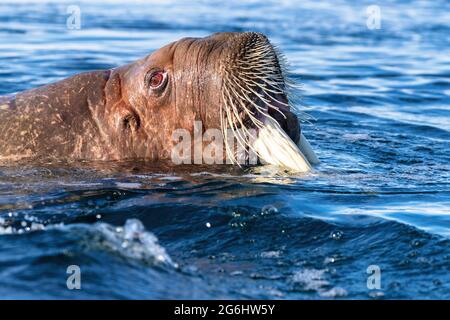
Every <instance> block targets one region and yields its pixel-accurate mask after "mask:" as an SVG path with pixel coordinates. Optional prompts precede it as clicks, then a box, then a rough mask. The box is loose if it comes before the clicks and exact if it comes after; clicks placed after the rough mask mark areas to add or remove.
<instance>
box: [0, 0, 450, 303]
mask: <svg viewBox="0 0 450 320" xmlns="http://www.w3.org/2000/svg"><path fill="white" fill-rule="evenodd" d="M123 3H124V2H123ZM123 3H121V1H111V0H109V1H93V0H90V1H62V2H61V1H59V2H55V1H31V0H30V1H26V0H25V1H11V0H2V2H1V3H0V95H3V94H9V93H14V92H17V91H21V90H25V89H29V88H32V87H35V86H39V85H43V84H46V83H49V82H52V81H57V80H59V79H62V78H64V77H68V76H70V75H73V74H75V73H79V72H82V71H86V70H93V69H103V68H112V67H115V66H118V65H122V64H126V63H128V62H131V61H133V60H135V59H137V58H140V57H142V56H145V55H147V54H148V53H150V52H151V51H152V50H155V49H157V48H159V47H160V46H162V45H164V44H166V43H168V42H170V41H173V40H177V39H179V38H181V37H184V36H205V35H208V34H210V33H212V32H217V31H259V32H263V33H265V34H266V35H267V36H268V37H269V38H270V39H271V40H272V42H273V43H274V44H276V45H277V46H278V47H279V48H280V50H281V51H282V52H283V53H284V54H285V56H286V58H287V59H288V61H289V63H290V70H291V72H292V74H293V76H294V78H295V79H296V80H297V81H298V82H299V83H301V84H302V87H303V90H302V92H301V96H302V97H303V99H302V101H298V102H297V103H298V104H299V105H300V109H301V110H303V111H304V112H306V113H307V114H309V115H310V116H311V117H312V118H313V119H312V120H309V121H308V122H305V123H304V124H303V132H304V134H305V135H306V136H307V138H308V139H309V140H310V142H311V144H312V145H313V148H314V149H315V151H316V153H317V155H318V157H319V158H320V159H321V164H320V165H319V166H317V167H316V168H315V170H314V172H313V173H311V174H308V175H306V176H292V175H287V174H285V173H280V172H278V173H277V172H273V171H267V170H261V171H254V170H243V169H238V168H229V167H220V168H212V167H201V166H195V167H191V168H179V167H171V166H169V165H167V164H159V165H149V164H145V163H95V164H92V163H91V164H89V163H85V164H83V165H80V166H77V167H71V166H64V165H48V166H45V165H40V166H33V165H31V164H29V165H25V164H21V165H17V166H12V167H1V168H0V298H50V299H52V298H69V299H72V298H73V299H79V298H87V299H97V298H98V299H105V298H108V299H110V298H112V299H114V298H124V299H133V298H143V299H160V298H169V299H177V298H188V299H191V298H193V299H204V298H210V299H218V298H244V299H246V298H251V299H255V298H256V299H266V298H267V299H355V298H362V299H394V298H400V299H411V298H423V299H431V298H433V299H449V298H450V240H449V236H450V218H449V217H450V215H449V214H450V165H449V163H450V151H449V149H450V142H449V141H450V103H449V101H450V54H449V52H450V15H449V13H450V3H449V2H448V1H440V0H437V1H401V0H396V1H376V5H377V6H378V8H379V12H380V18H381V19H380V25H379V28H378V26H375V27H374V25H371V24H370V21H369V27H368V16H367V7H368V6H370V5H373V3H372V2H371V1H354V2H353V1H349V0H345V1H343V0H341V1H320V2H319V1H309V0H308V1H301V2H300V1H298V2H297V1H293V0H292V1H270V0H266V1H238V0H232V1H226V2H225V1H194V2H191V3H187V2H185V1H179V2H174V1H170V0H166V1H136V2H133V1H127V2H126V4H123ZM71 5H76V6H78V8H79V9H80V13H81V26H80V27H81V29H79V30H71V29H69V28H68V27H67V19H68V18H69V16H70V12H71V10H69V11H68V7H69V6H71ZM369 11H370V10H369ZM369 20H370V19H369ZM300 116H301V117H302V115H300ZM70 265H76V266H79V268H80V270H81V289H80V290H69V289H68V287H67V279H68V277H69V276H70V274H67V268H68V266H70ZM369 266H375V268H379V270H380V285H381V287H380V288H379V289H377V288H373V287H371V286H368V285H367V281H368V278H369V277H370V276H371V274H368V273H367V270H368V268H369ZM371 268H373V267H371ZM369 269H370V268H369Z"/></svg>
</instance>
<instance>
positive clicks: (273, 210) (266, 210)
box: [261, 205, 278, 216]
mask: <svg viewBox="0 0 450 320" xmlns="http://www.w3.org/2000/svg"><path fill="white" fill-rule="evenodd" d="M277 213H278V209H277V208H275V207H274V206H272V205H267V206H264V207H263V208H262V209H261V215H263V216H265V215H269V214H277Z"/></svg>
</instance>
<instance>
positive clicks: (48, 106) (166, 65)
mask: <svg viewBox="0 0 450 320" xmlns="http://www.w3.org/2000/svg"><path fill="white" fill-rule="evenodd" d="M239 35H240V34H236V33H218V34H214V35H212V36H210V37H206V38H184V39H181V40H179V41H176V42H173V43H171V44H169V45H167V46H164V47H162V48H161V49H159V50H157V51H155V52H153V53H152V54H150V55H149V56H147V57H145V58H143V59H141V60H138V61H136V62H134V63H131V64H128V65H125V66H122V67H119V68H115V69H112V70H107V71H93V72H87V73H81V74H78V75H75V76H73V77H70V78H67V79H64V80H62V81H59V82H56V83H53V84H49V85H46V86H43V87H39V88H35V89H31V90H28V91H24V92H21V93H18V94H16V95H11V96H4V97H0V120H1V122H0V162H2V163H4V162H8V161H16V160H20V159H24V158H26V159H40V158H44V159H65V160H82V159H84V160H124V159H148V160H158V159H170V156H171V150H172V147H173V145H174V144H175V143H176V142H175V141H173V140H172V133H173V131H174V130H175V129H180V128H184V129H187V130H189V131H190V132H191V133H192V132H193V123H194V121H195V120H200V121H202V122H203V126H204V129H207V128H220V118H219V107H220V105H219V104H220V101H221V93H220V92H221V64H223V63H227V61H226V57H227V55H229V54H232V53H233V50H237V48H234V47H233V46H230V44H229V39H230V38H232V37H234V39H236V37H238V36H239ZM156 68H157V69H161V70H164V71H166V72H167V74H168V83H167V86H166V87H165V89H164V90H163V91H162V92H155V91H154V90H152V89H151V88H150V87H149V85H148V84H147V83H146V75H147V74H148V73H149V72H151V71H153V70H155V69H156ZM286 115H287V116H288V117H287V120H285V119H283V118H282V117H278V118H279V119H277V120H279V122H280V123H281V124H282V127H283V128H284V129H285V130H286V131H287V132H288V134H289V135H290V136H291V138H292V139H293V140H294V141H295V140H298V135H299V125H298V121H297V118H296V117H295V116H294V115H293V114H291V113H290V112H287V111H286ZM274 116H275V115H274Z"/></svg>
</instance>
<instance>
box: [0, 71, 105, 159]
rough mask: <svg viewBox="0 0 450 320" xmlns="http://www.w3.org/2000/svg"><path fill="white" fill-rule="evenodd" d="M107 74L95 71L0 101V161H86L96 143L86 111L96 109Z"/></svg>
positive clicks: (96, 135) (94, 127)
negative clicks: (64, 159) (28, 159)
mask: <svg viewBox="0 0 450 320" xmlns="http://www.w3.org/2000/svg"><path fill="white" fill-rule="evenodd" d="M109 73H110V72H109V71H95V72H87V73H82V74H78V75H75V76H73V77H70V78H67V79H64V80H61V81H59V82H56V83H53V84H49V85H46V86H43V87H39V88H35V89H31V90H27V91H24V92H21V93H18V94H16V95H12V96H6V97H0V120H1V122H0V162H5V161H6V162H7V161H16V160H20V159H24V158H50V159H52V158H60V157H62V156H64V158H66V159H71V158H77V159H82V158H85V157H86V158H91V155H90V153H92V152H95V150H93V148H94V147H93V145H94V144H95V143H97V144H96V145H101V141H100V135H99V133H98V130H99V129H98V127H97V125H96V123H95V121H94V120H93V118H92V116H91V110H92V108H102V107H103V106H104V101H105V96H104V88H105V85H106V83H107V80H108V77H109Z"/></svg>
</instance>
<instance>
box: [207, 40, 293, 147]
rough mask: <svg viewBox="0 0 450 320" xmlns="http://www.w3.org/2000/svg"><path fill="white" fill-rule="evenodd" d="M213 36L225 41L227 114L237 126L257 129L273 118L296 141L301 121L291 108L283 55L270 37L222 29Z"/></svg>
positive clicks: (224, 73) (223, 58)
mask: <svg viewBox="0 0 450 320" xmlns="http://www.w3.org/2000/svg"><path fill="white" fill-rule="evenodd" d="M211 37H212V38H213V39H216V40H217V41H223V42H224V43H225V45H224V48H225V49H223V57H222V59H221V61H222V70H221V72H222V74H223V78H224V81H223V82H224V84H223V92H224V105H225V112H226V117H228V118H233V119H232V121H233V122H234V123H236V127H239V128H240V127H241V126H242V125H245V126H247V127H252V128H256V129H258V128H260V127H261V123H263V122H264V119H265V118H267V117H271V118H272V119H274V120H276V121H277V122H278V123H279V125H280V127H281V128H282V129H283V130H284V131H285V132H286V133H287V134H288V135H289V137H290V138H291V139H292V140H293V141H294V142H295V143H297V142H298V141H299V139H300V124H299V121H298V118H297V116H296V115H295V114H294V113H292V112H291V110H290V109H291V108H290V102H289V100H288V97H287V94H286V83H285V75H284V71H283V65H282V62H281V61H280V60H281V58H282V57H281V56H280V53H279V52H278V50H277V49H276V48H275V47H274V46H273V45H272V44H271V42H270V41H269V39H268V38H267V36H265V35H264V34H262V33H259V32H223V33H216V34H214V35H212V36H211ZM227 109H229V110H230V112H228V113H227Z"/></svg>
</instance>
